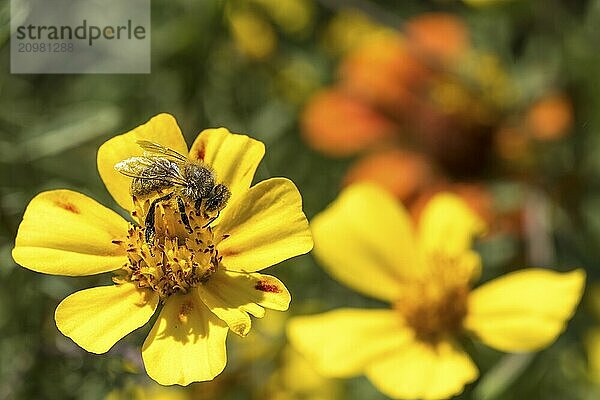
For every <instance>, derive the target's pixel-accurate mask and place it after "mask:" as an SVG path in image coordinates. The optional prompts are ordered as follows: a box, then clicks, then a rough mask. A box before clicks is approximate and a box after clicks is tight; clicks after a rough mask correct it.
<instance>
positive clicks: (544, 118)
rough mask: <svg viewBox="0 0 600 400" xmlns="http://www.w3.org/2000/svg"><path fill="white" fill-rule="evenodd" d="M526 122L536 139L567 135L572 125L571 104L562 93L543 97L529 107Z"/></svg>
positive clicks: (554, 138)
mask: <svg viewBox="0 0 600 400" xmlns="http://www.w3.org/2000/svg"><path fill="white" fill-rule="evenodd" d="M526 124H527V128H528V129H529V132H530V133H531V135H532V136H533V137H535V138H536V139H539V140H543V141H550V140H558V139H560V138H562V137H564V136H565V135H567V134H568V133H569V131H570V130H571V127H572V126H573V105H572V104H571V101H570V100H569V99H568V98H567V97H566V96H565V95H562V94H553V95H550V96H547V97H544V98H542V99H541V100H539V101H537V102H536V103H535V104H533V106H532V107H531V108H530V109H529V111H528V112H527V116H526Z"/></svg>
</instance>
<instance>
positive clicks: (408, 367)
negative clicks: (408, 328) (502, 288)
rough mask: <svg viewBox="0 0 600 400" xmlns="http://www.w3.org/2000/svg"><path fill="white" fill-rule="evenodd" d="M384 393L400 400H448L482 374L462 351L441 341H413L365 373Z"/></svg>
mask: <svg viewBox="0 0 600 400" xmlns="http://www.w3.org/2000/svg"><path fill="white" fill-rule="evenodd" d="M366 375H367V377H368V378H369V380H370V381H371V382H372V383H373V385H375V387H377V389H379V390H380V391H381V392H382V393H384V394H386V395H387V396H390V397H392V398H401V399H424V400H429V399H432V400H433V399H436V400H437V399H446V398H450V397H452V396H454V395H456V394H459V393H461V392H462V391H463V388H464V386H465V384H467V383H469V382H472V381H474V380H475V379H476V378H477V376H478V375H479V372H478V371H477V367H476V366H475V365H474V364H473V361H471V359H470V358H469V356H468V355H467V354H466V353H465V352H464V351H463V350H462V349H460V348H457V347H456V346H455V345H453V344H451V343H449V342H447V341H441V342H439V343H437V344H436V345H432V344H428V343H423V342H419V341H415V342H413V343H412V344H411V345H409V346H405V347H404V348H403V349H402V350H399V351H396V352H395V353H393V354H387V355H384V356H382V357H381V358H380V360H378V361H376V362H374V363H372V364H371V365H370V366H369V368H368V369H367V372H366Z"/></svg>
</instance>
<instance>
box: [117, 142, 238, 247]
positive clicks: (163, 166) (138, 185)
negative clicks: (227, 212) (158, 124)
mask: <svg viewBox="0 0 600 400" xmlns="http://www.w3.org/2000/svg"><path fill="white" fill-rule="evenodd" d="M136 143H137V144H138V145H139V146H140V147H141V148H142V149H144V154H143V156H139V157H131V158H128V159H126V160H123V161H120V162H118V163H117V164H115V169H116V170H117V171H119V172H120V173H122V174H123V175H125V176H128V177H131V178H133V180H132V181H131V194H132V196H135V197H138V198H145V197H146V198H147V197H150V196H153V195H155V194H157V193H161V192H163V191H169V192H168V193H167V194H166V195H164V196H161V197H159V198H157V199H155V200H153V201H152V203H151V204H150V209H149V210H148V213H147V214H146V218H145V220H144V224H145V227H144V229H145V232H144V235H145V239H146V242H147V243H151V242H152V241H153V239H154V235H155V226H154V214H155V212H156V206H157V204H158V203H160V202H163V201H168V200H171V199H172V198H175V199H176V201H177V207H178V211H179V214H181V221H182V222H183V224H184V225H185V227H186V228H187V229H188V231H190V232H191V231H192V227H191V226H190V221H189V219H188V216H187V213H186V210H185V202H184V200H185V201H187V202H188V203H192V204H194V208H195V209H196V211H197V212H198V213H202V214H203V216H204V217H205V218H207V219H208V218H209V217H210V216H212V215H214V214H215V213H216V215H215V216H213V217H212V218H211V219H210V220H209V221H208V222H207V223H206V225H205V226H208V225H209V224H210V223H211V222H212V221H214V220H215V219H216V218H218V216H219V213H220V212H221V210H222V209H223V208H224V207H225V206H226V205H227V201H228V200H229V197H230V196H231V192H230V191H229V189H228V188H227V186H225V185H223V184H222V183H219V184H217V183H216V179H217V178H216V175H215V172H214V171H213V170H212V168H210V167H209V166H208V165H206V164H204V163H203V162H201V161H197V160H191V159H189V158H187V157H186V156H184V155H182V154H180V153H178V152H177V151H175V150H173V149H170V148H168V147H165V146H162V145H160V144H158V143H153V142H149V141H147V140H138V141H137V142H136Z"/></svg>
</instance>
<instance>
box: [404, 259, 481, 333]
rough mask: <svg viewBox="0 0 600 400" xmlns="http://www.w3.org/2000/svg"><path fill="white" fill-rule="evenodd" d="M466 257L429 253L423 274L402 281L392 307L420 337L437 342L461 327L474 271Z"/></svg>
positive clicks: (465, 313)
mask: <svg viewBox="0 0 600 400" xmlns="http://www.w3.org/2000/svg"><path fill="white" fill-rule="evenodd" d="M468 260H469V259H468V258H464V257H462V258H461V257H449V256H446V255H443V254H432V255H430V258H429V259H428V262H427V265H429V266H430V268H429V270H428V271H427V273H426V274H424V275H423V276H421V277H418V278H415V279H414V280H412V281H410V282H406V283H404V284H403V287H402V290H401V295H400V297H399V298H398V300H397V301H396V302H395V305H394V307H395V309H396V310H398V311H399V312H400V314H401V315H402V317H403V319H404V321H405V323H406V324H407V325H408V326H410V327H411V328H412V329H413V330H414V332H415V334H416V335H417V338H419V339H420V340H423V341H427V342H437V341H439V340H441V339H443V338H444V337H446V336H448V335H452V334H455V333H457V332H459V331H460V330H461V328H462V322H463V319H464V318H465V316H466V315H467V300H468V296H469V288H470V285H469V283H470V281H471V279H472V276H473V274H474V269H473V268H474V264H469V263H468V262H467V261H468Z"/></svg>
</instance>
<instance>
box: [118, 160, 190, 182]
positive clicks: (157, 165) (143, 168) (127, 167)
mask: <svg viewBox="0 0 600 400" xmlns="http://www.w3.org/2000/svg"><path fill="white" fill-rule="evenodd" d="M115 169H116V170H117V171H119V172H120V173H122V174H123V175H125V176H128V177H130V178H139V179H154V180H160V181H165V182H170V183H173V184H175V185H180V186H186V185H187V183H186V180H185V177H184V176H182V175H181V170H180V168H179V165H178V164H177V163H175V162H172V161H170V160H168V159H166V158H160V157H131V158H128V159H126V160H123V161H119V162H118V163H116V164H115Z"/></svg>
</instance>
